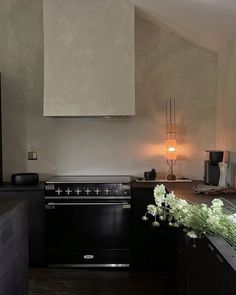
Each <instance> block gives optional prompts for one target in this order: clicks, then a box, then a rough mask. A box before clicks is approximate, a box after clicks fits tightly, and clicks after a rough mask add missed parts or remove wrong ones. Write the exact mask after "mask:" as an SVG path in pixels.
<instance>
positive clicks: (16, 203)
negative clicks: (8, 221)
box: [0, 198, 26, 219]
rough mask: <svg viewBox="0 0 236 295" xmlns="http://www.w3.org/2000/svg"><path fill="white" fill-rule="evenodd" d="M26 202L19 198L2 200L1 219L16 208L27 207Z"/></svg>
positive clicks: (0, 204)
mask: <svg viewBox="0 0 236 295" xmlns="http://www.w3.org/2000/svg"><path fill="white" fill-rule="evenodd" d="M25 204H26V201H24V200H19V199H18V198H0V219H1V216H3V215H4V214H6V213H8V212H9V211H11V210H12V209H14V208H15V207H22V206H25Z"/></svg>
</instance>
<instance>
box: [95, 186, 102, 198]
mask: <svg viewBox="0 0 236 295" xmlns="http://www.w3.org/2000/svg"><path fill="white" fill-rule="evenodd" d="M94 192H95V193H96V195H97V196H98V195H99V193H100V192H101V191H100V189H98V187H97V188H96V189H95V190H94Z"/></svg>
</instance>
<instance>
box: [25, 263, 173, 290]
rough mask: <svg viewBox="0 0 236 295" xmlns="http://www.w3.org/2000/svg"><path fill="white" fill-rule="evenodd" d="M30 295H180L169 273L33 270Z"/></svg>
mask: <svg viewBox="0 0 236 295" xmlns="http://www.w3.org/2000/svg"><path fill="white" fill-rule="evenodd" d="M29 290H30V291H29V294H30V295H46V294H47V295H97V294H98V295H118V294H119V295H128V294H135V295H148V294H153V295H154V294H155V295H177V292H176V288H175V283H174V280H173V278H172V277H171V276H170V274H169V273H168V272H155V271H128V270H108V269H107V270H104V269H47V268H46V269H45V268H33V269H31V270H30V278H29Z"/></svg>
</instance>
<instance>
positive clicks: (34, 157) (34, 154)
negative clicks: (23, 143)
mask: <svg viewBox="0 0 236 295" xmlns="http://www.w3.org/2000/svg"><path fill="white" fill-rule="evenodd" d="M28 160H37V152H28Z"/></svg>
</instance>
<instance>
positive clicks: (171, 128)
mask: <svg viewBox="0 0 236 295" xmlns="http://www.w3.org/2000/svg"><path fill="white" fill-rule="evenodd" d="M166 161H167V164H168V166H169V171H168V175H167V180H175V179H176V176H175V175H174V173H173V166H174V164H175V162H176V124H175V100H172V99H171V98H170V99H169V100H166Z"/></svg>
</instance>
